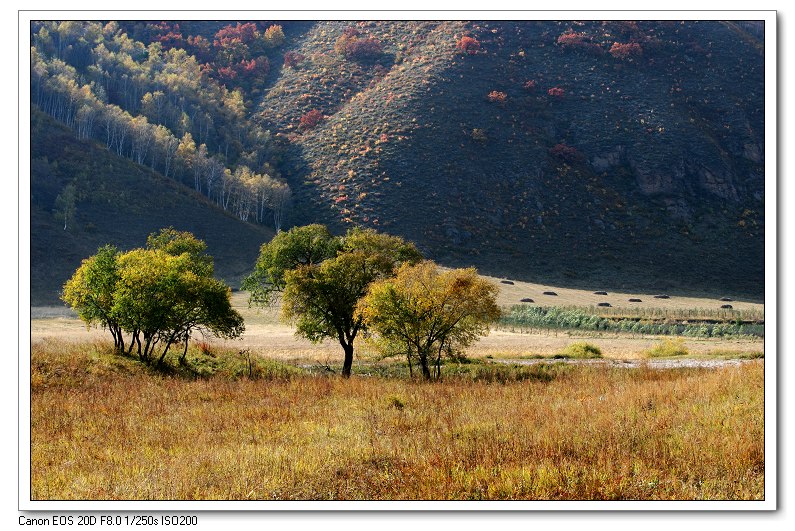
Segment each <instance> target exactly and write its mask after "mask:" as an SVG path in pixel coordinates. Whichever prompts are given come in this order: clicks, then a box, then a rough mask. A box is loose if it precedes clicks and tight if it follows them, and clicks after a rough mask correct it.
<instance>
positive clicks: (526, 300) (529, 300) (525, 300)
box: [520, 298, 535, 302]
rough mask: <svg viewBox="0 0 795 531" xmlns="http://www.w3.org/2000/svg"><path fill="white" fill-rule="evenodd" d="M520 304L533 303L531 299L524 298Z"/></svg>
mask: <svg viewBox="0 0 795 531" xmlns="http://www.w3.org/2000/svg"><path fill="white" fill-rule="evenodd" d="M520 302H535V301H534V300H533V299H528V298H524V299H522V300H521V301H520Z"/></svg>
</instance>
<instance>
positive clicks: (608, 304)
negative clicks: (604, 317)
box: [596, 302, 610, 308]
mask: <svg viewBox="0 0 795 531" xmlns="http://www.w3.org/2000/svg"><path fill="white" fill-rule="evenodd" d="M596 305H597V306H604V307H605V308H610V303H609V302H600V303H597V304H596Z"/></svg>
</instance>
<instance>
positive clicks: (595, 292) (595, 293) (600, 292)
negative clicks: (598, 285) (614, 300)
mask: <svg viewBox="0 0 795 531" xmlns="http://www.w3.org/2000/svg"><path fill="white" fill-rule="evenodd" d="M593 294H594V295H607V292H606V291H594V292H593Z"/></svg>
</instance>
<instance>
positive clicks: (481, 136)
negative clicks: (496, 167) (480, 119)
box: [471, 128, 489, 142]
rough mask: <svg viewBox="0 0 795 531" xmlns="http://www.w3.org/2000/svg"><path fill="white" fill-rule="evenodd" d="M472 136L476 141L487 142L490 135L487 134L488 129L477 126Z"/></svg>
mask: <svg viewBox="0 0 795 531" xmlns="http://www.w3.org/2000/svg"><path fill="white" fill-rule="evenodd" d="M471 136H472V140H474V141H476V142H486V141H487V140H488V139H489V137H488V136H487V135H486V131H484V130H483V129H477V128H475V129H473V130H472V133H471Z"/></svg>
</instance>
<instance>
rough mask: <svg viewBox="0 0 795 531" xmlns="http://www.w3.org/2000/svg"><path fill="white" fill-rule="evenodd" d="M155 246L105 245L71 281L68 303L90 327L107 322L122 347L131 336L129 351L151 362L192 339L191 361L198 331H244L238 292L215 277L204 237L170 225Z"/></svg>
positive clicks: (152, 240)
mask: <svg viewBox="0 0 795 531" xmlns="http://www.w3.org/2000/svg"><path fill="white" fill-rule="evenodd" d="M148 245H149V247H150V248H147V249H134V250H132V251H129V252H126V253H119V252H118V250H117V249H115V248H114V247H111V246H106V247H103V248H100V250H99V251H98V252H97V254H96V255H95V256H92V257H90V258H88V259H86V260H84V261H83V264H82V265H81V266H80V268H78V270H77V271H76V272H75V274H74V275H73V276H72V278H70V279H69V280H68V281H67V282H66V284H65V285H64V293H63V300H64V301H65V302H66V303H67V304H69V305H70V306H72V307H73V308H74V309H75V310H77V312H78V315H79V316H80V318H81V319H82V320H83V321H85V322H86V324H87V325H88V326H91V325H93V324H101V325H102V326H104V327H107V328H108V329H109V330H110V331H111V334H112V335H113V339H114V344H115V347H116V349H117V350H120V351H121V350H124V349H125V338H124V333H127V334H129V344H128V347H127V352H128V353H131V352H132V351H133V349H134V348H137V354H138V356H139V357H140V358H141V359H142V360H143V361H145V362H147V363H150V362H154V361H157V362H158V363H162V362H163V360H164V359H165V357H166V354H167V353H168V351H169V348H170V347H171V346H172V345H174V344H175V343H178V342H184V343H185V350H184V351H183V355H182V358H183V359H184V356H185V353H186V352H187V347H188V341H189V339H190V336H191V334H192V333H193V332H194V331H196V330H202V331H206V332H208V333H210V334H212V335H215V336H217V337H224V338H234V337H238V336H240V335H241V334H242V333H243V330H244V324H243V318H242V317H241V315H240V314H239V313H238V312H237V311H235V310H234V309H233V308H232V306H231V299H230V297H231V290H230V289H229V287H228V286H226V285H225V284H224V283H223V282H221V281H219V280H216V279H214V278H213V277H212V271H213V264H212V257H210V256H209V255H206V254H204V250H205V249H206V245H205V243H204V242H203V241H201V240H198V239H196V238H195V237H194V236H193V235H192V234H190V233H187V232H178V231H176V230H174V229H171V228H170V229H164V230H162V231H161V232H160V233H158V234H152V235H150V236H149V239H148Z"/></svg>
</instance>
